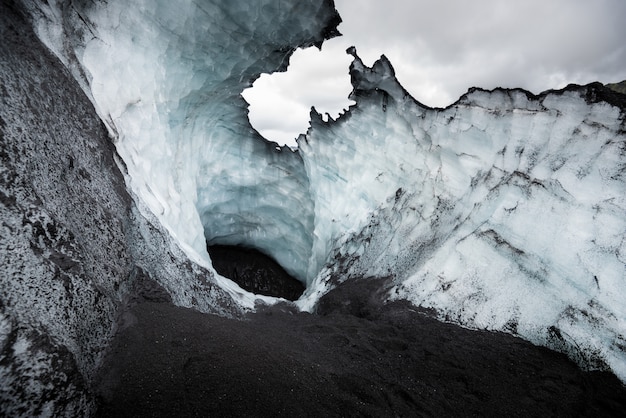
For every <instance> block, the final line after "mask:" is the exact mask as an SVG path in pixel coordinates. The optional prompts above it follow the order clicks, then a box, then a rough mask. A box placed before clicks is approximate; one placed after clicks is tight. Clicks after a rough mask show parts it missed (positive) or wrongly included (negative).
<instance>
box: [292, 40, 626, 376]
mask: <svg viewBox="0 0 626 418" xmlns="http://www.w3.org/2000/svg"><path fill="white" fill-rule="evenodd" d="M352 52H354V51H352ZM351 75H352V81H353V85H354V91H353V93H352V98H353V99H355V100H356V101H357V104H356V106H354V107H352V108H351V109H350V111H349V113H347V114H345V115H343V116H342V117H341V118H340V119H339V120H338V121H336V122H330V123H325V122H322V120H321V118H319V115H316V114H315V112H312V116H313V122H312V127H311V129H310V130H309V132H308V133H307V135H306V137H301V138H300V140H299V145H300V148H301V152H302V154H303V159H304V161H305V165H306V167H307V173H308V175H309V179H310V184H311V190H312V194H313V199H314V201H315V237H316V240H315V242H314V251H313V256H312V260H311V263H310V272H317V271H319V270H320V269H322V271H321V273H320V274H319V275H318V276H317V278H316V279H315V280H314V282H313V284H312V285H310V286H309V289H308V298H304V299H303V300H301V301H300V302H299V303H300V305H301V306H302V307H304V308H310V307H311V306H312V304H313V303H314V301H315V300H316V298H317V297H318V296H319V294H321V293H323V292H324V291H325V289H327V288H328V287H329V286H332V285H333V283H334V282H336V281H337V280H339V281H342V280H347V279H350V278H357V277H390V278H392V280H393V283H395V287H394V288H393V289H392V292H391V297H392V298H406V299H408V300H410V301H412V302H413V303H415V304H416V305H420V306H424V307H432V308H435V309H436V310H437V311H438V312H439V314H440V315H441V317H442V318H444V319H446V320H450V321H454V322H458V323H461V324H464V325H467V326H470V327H476V328H485V329H492V330H504V331H509V332H513V333H516V334H518V335H521V336H522V337H524V338H526V339H528V340H530V341H532V342H535V343H538V344H541V345H546V346H549V347H552V348H555V349H557V350H560V351H564V352H566V353H568V354H569V355H570V356H571V357H572V358H574V359H576V360H578V361H579V362H580V363H581V364H583V365H586V366H589V367H596V366H597V367H603V366H604V364H608V366H609V367H610V368H611V369H612V370H613V371H614V372H615V373H616V374H617V375H618V376H619V377H620V378H621V379H622V380H624V379H626V354H625V347H626V303H625V302H624V294H626V239H625V234H624V233H625V231H626V183H625V180H626V178H625V176H626V174H625V168H626V133H625V129H624V125H625V123H624V112H623V110H620V107H618V106H614V105H611V104H609V103H607V102H606V101H603V100H601V99H599V98H598V97H596V96H600V95H601V94H602V92H603V90H602V89H603V88H602V87H601V86H599V85H590V86H587V87H579V88H573V87H572V88H568V89H565V90H563V91H556V92H548V93H545V94H543V95H541V96H539V97H534V96H532V95H531V94H530V93H527V92H524V91H521V90H494V91H491V92H489V91H482V90H477V89H475V90H472V91H470V92H469V93H468V94H467V95H465V96H464V97H462V98H461V99H460V100H459V101H458V102H457V103H455V104H454V105H452V106H450V107H448V108H446V109H430V108H427V107H424V106H422V105H421V104H419V103H417V102H415V101H414V99H412V98H411V97H410V96H409V95H408V94H407V93H406V92H405V91H404V90H403V89H402V87H401V86H400V85H399V84H398V83H397V81H396V80H395V77H394V73H393V68H392V67H391V65H390V64H389V62H388V61H387V60H386V59H385V58H384V57H383V58H382V59H381V60H380V61H378V62H377V63H376V64H375V65H374V66H373V68H372V69H370V68H367V67H365V66H364V65H363V63H362V62H361V61H360V60H359V59H358V57H357V58H355V61H354V62H353V64H352V68H351ZM622 102H623V101H622ZM621 106H623V104H622V105H621Z"/></svg>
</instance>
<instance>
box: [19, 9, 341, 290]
mask: <svg viewBox="0 0 626 418" xmlns="http://www.w3.org/2000/svg"><path fill="white" fill-rule="evenodd" d="M31 8H33V9H35V10H36V13H35V14H39V15H40V16H42V17H43V18H40V19H39V21H38V22H39V23H38V32H39V34H40V36H41V37H42V38H43V39H44V41H45V42H46V44H47V45H48V46H49V47H50V48H51V49H52V50H53V51H55V52H56V54H57V55H58V56H60V57H61V59H62V60H63V61H64V62H66V63H67V65H68V66H69V67H70V68H73V69H74V73H75V75H76V77H77V78H79V79H82V81H83V85H84V86H85V89H86V90H87V92H88V94H89V95H90V96H91V97H92V99H93V102H94V104H95V106H96V109H97V111H98V113H99V114H100V116H101V117H102V119H103V120H104V121H105V123H106V124H107V126H108V128H109V130H110V131H111V132H112V134H113V135H114V136H115V138H116V146H117V151H118V153H119V154H120V156H121V157H122V158H123V160H124V163H125V165H126V169H127V171H128V180H129V182H130V187H131V189H132V190H133V191H134V192H135V193H136V194H137V195H138V196H139V198H140V199H141V200H142V201H143V202H144V203H145V204H147V206H148V207H149V209H150V210H151V211H152V212H153V213H155V214H156V215H157V217H158V218H159V220H160V221H161V222H162V223H163V224H164V225H165V226H166V227H167V229H168V230H169V232H170V233H171V234H172V235H173V236H174V237H175V238H176V239H177V241H178V243H179V244H180V245H181V247H182V248H183V249H184V250H185V251H186V252H187V253H188V254H189V256H190V257H191V259H192V260H194V261H196V262H198V263H200V264H202V265H205V266H210V260H209V258H208V255H207V252H206V245H207V240H208V242H209V244H245V245H247V246H251V247H256V248H260V249H263V251H265V252H267V253H269V255H271V256H272V257H274V258H275V259H276V260H277V261H278V262H279V263H280V264H281V265H282V266H283V267H284V268H285V269H286V270H287V271H289V272H290V273H291V274H292V275H294V276H295V277H297V278H299V279H300V280H302V281H304V279H305V273H306V267H305V266H306V264H307V262H308V259H309V257H310V250H311V236H310V234H309V231H310V230H311V229H312V212H313V202H312V201H311V200H310V198H309V195H308V188H309V187H308V178H307V177H306V175H305V173H304V169H303V164H302V161H301V158H300V155H299V154H297V153H293V152H291V151H290V150H289V149H288V148H286V147H283V148H281V147H278V146H277V145H276V144H273V143H269V142H267V141H265V140H263V138H261V137H260V135H259V134H258V133H257V132H256V131H255V130H254V129H252V127H251V126H250V124H249V122H248V119H247V103H246V102H245V101H244V100H243V98H242V97H241V96H240V93H241V92H242V91H243V90H244V89H245V88H247V87H249V86H250V85H251V83H252V81H254V80H255V79H256V78H257V77H258V76H259V75H260V74H261V73H266V72H272V71H276V70H285V69H286V66H287V63H288V60H289V56H290V55H291V53H292V52H293V51H294V50H295V48H297V47H299V46H310V45H314V44H315V45H320V44H321V42H322V40H323V39H325V38H327V37H330V36H334V35H335V33H336V32H335V27H336V25H337V24H338V22H339V18H338V15H337V13H336V11H335V9H334V7H332V3H331V2H328V1H326V2H318V1H299V2H280V1H274V0H264V1H255V2H253V3H250V2H246V1H228V2H211V1H201V2H193V1H183V2H170V1H156V2H155V1H133V2H130V3H129V2H126V1H121V0H114V1H107V2H94V3H90V4H87V3H86V2H84V3H82V4H81V5H80V6H77V5H76V4H74V3H73V2H53V3H52V4H51V6H47V5H41V4H38V3H34V4H33V5H31Z"/></svg>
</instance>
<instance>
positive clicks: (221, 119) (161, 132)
mask: <svg viewBox="0 0 626 418" xmlns="http://www.w3.org/2000/svg"><path fill="white" fill-rule="evenodd" d="M26 4H27V5H29V7H30V10H31V14H32V15H33V16H35V17H36V19H35V20H36V28H37V31H38V34H39V36H40V37H41V38H42V40H44V42H45V43H46V44H47V45H48V47H49V48H50V49H51V50H53V51H54V52H55V53H56V55H57V56H59V57H60V59H61V60H62V61H63V62H64V63H65V64H66V66H68V68H70V70H71V71H72V72H73V74H74V76H75V77H76V78H77V79H78V80H79V82H80V83H81V85H82V86H83V88H84V89H85V91H86V92H87V94H88V95H89V96H90V97H91V99H92V101H93V103H94V106H95V107H96V109H97V111H98V113H99V115H100V117H101V118H102V120H103V121H104V122H105V123H106V124H107V127H108V129H109V131H110V132H111V134H112V136H113V137H114V138H115V141H116V147H117V150H118V153H119V155H120V156H121V157H122V159H123V162H124V166H125V169H126V171H127V176H126V178H127V182H128V185H129V187H130V189H131V190H132V191H133V192H134V193H135V195H136V197H137V200H138V201H139V202H141V204H143V205H144V207H145V210H149V211H151V212H153V213H154V214H155V215H156V216H157V218H158V219H159V220H160V222H161V223H162V224H163V225H164V226H165V227H166V228H167V229H168V231H169V232H170V234H171V235H172V236H173V237H175V239H176V240H177V242H178V244H179V245H180V246H181V248H183V249H184V250H185V251H186V253H187V254H188V255H189V257H190V259H192V260H193V261H195V262H197V263H199V264H201V265H204V266H207V267H209V268H210V259H209V257H208V255H207V254H206V251H205V245H206V241H209V242H210V243H215V244H245V245H248V246H252V247H256V248H259V249H261V250H263V251H264V252H267V253H269V254H270V255H271V256H273V257H274V258H275V259H276V260H277V261H278V262H279V263H280V264H281V265H282V266H283V267H284V268H285V269H286V270H287V271H289V272H290V273H291V274H293V275H294V276H295V277H297V278H298V279H299V280H301V281H303V282H305V283H306V284H307V290H306V292H305V294H304V295H303V297H302V298H301V299H300V300H299V301H298V302H297V304H298V305H299V306H300V307H301V308H302V309H314V306H315V303H316V301H317V300H318V298H319V297H320V295H322V294H323V293H324V292H325V291H327V290H328V289H330V288H331V287H332V286H335V285H336V284H337V283H338V282H341V281H345V280H351V279H367V278H374V277H387V278H388V279H389V280H388V283H389V297H390V298H403V299H408V300H409V301H411V302H412V303H414V304H416V305H420V306H424V307H429V308H434V309H435V310H436V311H437V312H438V315H440V317H441V318H442V319H445V320H449V321H453V322H457V323H460V324H463V325H465V326H469V327H475V328H483V329H492V330H503V331H507V332H512V333H515V334H517V335H520V336H522V337H523V338H525V339H527V340H530V341H532V342H534V343H537V344H540V345H545V346H548V347H550V348H554V349H557V350H559V351H563V352H565V353H567V354H568V355H570V357H572V358H573V359H575V360H577V361H578V362H579V363H580V364H581V365H583V366H586V367H592V368H594V367H599V368H604V367H608V368H610V369H611V370H612V371H613V372H614V373H616V374H617V375H618V377H620V379H621V380H622V381H624V380H626V354H625V352H626V304H625V303H624V299H623V295H624V293H625V291H626V238H625V231H626V177H625V176H626V122H625V110H624V109H626V105H625V100H624V97H623V96H620V95H617V94H613V93H611V92H609V91H608V90H606V89H605V88H604V87H603V86H601V85H600V84H591V85H588V86H583V87H580V86H569V87H567V88H565V89H563V90H559V91H548V92H544V93H542V94H540V95H533V94H531V93H529V92H526V91H523V90H504V89H496V90H493V91H484V90H480V89H470V91H469V92H468V93H467V94H466V95H464V96H463V97H461V98H460V99H459V100H458V101H457V102H456V103H454V104H452V105H450V106H448V107H447V108H445V109H432V108H429V107H427V106H424V105H422V104H420V103H419V102H417V101H416V100H415V99H413V98H412V97H411V96H410V95H409V94H408V93H407V92H406V91H405V90H404V89H403V88H402V86H401V85H400V84H399V83H398V81H397V80H396V78H395V75H394V71H393V68H392V66H391V64H390V63H389V62H388V60H387V59H386V58H385V57H382V58H381V59H380V60H379V61H377V62H376V63H374V64H373V66H372V67H371V68H370V67H367V66H366V65H365V64H363V63H362V62H361V60H360V59H359V57H358V55H357V53H356V50H355V49H351V50H350V53H352V54H353V55H354V61H353V63H352V65H351V67H350V75H351V78H352V84H353V88H354V89H353V92H352V94H351V98H352V99H353V100H355V101H356V105H354V106H352V107H351V109H350V110H349V111H348V112H346V113H345V114H344V115H342V116H341V117H340V118H339V119H338V120H336V121H332V120H330V121H328V122H324V121H323V120H322V118H321V117H320V115H318V114H317V113H316V112H315V111H314V110H312V113H311V127H310V129H309V131H308V132H307V133H306V134H305V135H302V136H301V137H300V138H299V140H298V143H299V151H298V152H292V151H291V150H289V149H287V148H281V147H278V146H277V145H276V144H273V143H270V142H268V141H266V140H264V139H263V138H262V137H261V136H260V135H259V134H258V133H257V132H256V131H255V130H254V129H253V128H252V127H251V126H250V124H249V122H248V119H247V115H246V113H247V104H246V103H245V101H244V100H243V99H242V98H241V96H240V93H241V92H242V91H243V89H245V88H247V87H248V86H250V83H251V82H252V81H253V80H254V79H255V78H256V77H258V76H259V75H260V74H261V73H264V72H272V71H276V70H284V69H285V68H286V65H287V62H288V58H289V56H290V54H291V53H292V52H293V50H294V48H296V47H298V46H309V45H320V44H321V42H322V41H323V39H324V38H328V37H330V36H334V35H336V34H337V32H336V29H335V28H336V26H337V24H338V23H339V21H340V20H339V17H338V15H337V13H336V11H335V9H334V6H333V4H332V2H331V1H325V2H314V1H298V2H279V1H270V0H265V1H258V2H254V3H249V2H243V1H229V2H210V1H206V2H176V3H175V4H174V3H171V2H147V1H143V2H142V1H137V2H132V4H130V5H129V4H127V3H126V2H122V1H120V0H113V1H108V2H106V3H89V4H87V3H86V2H84V3H81V2H78V3H76V2H50V3H49V4H48V5H46V6H43V5H41V4H39V3H36V2H32V3H30V2H26ZM312 16H313V17H314V18H312ZM218 280H220V283H221V285H223V286H224V287H226V288H228V289H229V291H230V292H231V294H232V295H233V297H234V298H235V299H236V300H239V301H240V302H241V303H242V304H244V303H250V302H249V301H250V300H254V297H252V296H250V295H246V292H243V291H241V290H240V289H237V287H236V286H235V285H233V284H232V283H230V282H229V281H228V280H225V279H221V278H218Z"/></svg>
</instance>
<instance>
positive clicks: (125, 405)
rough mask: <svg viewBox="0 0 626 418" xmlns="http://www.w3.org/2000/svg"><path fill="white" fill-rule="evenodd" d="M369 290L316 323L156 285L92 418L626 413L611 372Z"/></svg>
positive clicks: (128, 320) (339, 301) (126, 328)
mask: <svg viewBox="0 0 626 418" xmlns="http://www.w3.org/2000/svg"><path fill="white" fill-rule="evenodd" d="M155 289H156V290H155ZM377 289H380V283H379V282H375V281H361V283H359V284H358V285H355V284H348V285H343V286H341V287H339V288H338V289H336V290H335V291H333V292H331V293H330V294H329V295H328V296H327V297H325V298H324V299H323V300H322V301H321V303H320V307H319V310H318V311H319V312H318V314H315V315H312V314H306V313H298V312H296V311H295V310H294V309H293V308H292V307H289V306H287V305H282V306H276V307H273V308H268V309H265V310H264V311H261V312H258V313H256V314H252V315H249V316H248V317H246V318H245V319H244V320H236V319H226V318H222V317H218V316H215V315H207V314H202V313H198V312H196V311H193V310H190V309H184V308H179V307H176V306H174V305H172V304H171V303H170V302H169V301H168V298H167V297H166V296H163V295H161V294H160V293H159V291H158V289H157V288H155V287H154V286H153V287H152V288H151V289H149V291H147V292H143V295H142V296H141V297H138V298H136V300H135V301H134V302H133V304H132V306H131V307H130V308H129V310H128V311H127V313H126V314H125V316H124V318H123V323H122V324H121V327H120V330H119V332H118V334H117V336H116V338H115V339H114V341H113V342H112V345H111V349H110V352H109V355H108V357H107V358H106V360H105V362H104V365H103V367H102V370H101V374H100V377H99V379H98V382H97V385H96V387H95V388H94V390H95V391H96V393H97V396H98V399H99V405H100V407H99V412H98V415H99V416H102V417H118V416H119V417H174V416H176V417H195V416H203V417H207V416H219V417H234V416H260V417H270V416H289V417H331V416H372V417H386V416H433V417H444V416H445V417H450V416H499V417H504V416H507V417H510V416H524V417H527V416H537V417H549V416H550V417H551V416H563V417H572V416H595V417H601V416H602V417H606V416H625V414H626V388H625V387H624V386H623V385H622V384H621V383H620V382H619V381H618V380H617V379H616V378H615V377H614V376H613V375H611V374H609V373H600V372H593V373H585V372H582V371H580V370H579V369H578V368H577V367H576V366H575V365H574V364H573V363H571V362H570V361H568V360H567V359H566V358H565V357H564V356H563V355H560V354H557V353H554V352H552V351H549V350H547V349H544V348H540V347H535V346H533V345H531V344H529V343H527V342H524V341H522V340H520V339H518V338H514V337H512V336H510V335H506V334H501V333H492V332H482V331H470V330H467V329H464V328H461V327H459V326H455V325H452V324H445V323H441V322H438V321H436V320H435V319H433V318H432V317H430V316H429V314H428V312H422V311H418V310H416V309H415V308H413V307H411V306H410V305H408V304H407V303H403V302H395V303H391V304H388V305H386V306H382V305H381V304H380V303H378V302H377V300H378V299H379V297H378V295H379V294H380V291H378V290H377Z"/></svg>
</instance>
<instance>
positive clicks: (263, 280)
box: [207, 245, 304, 300]
mask: <svg viewBox="0 0 626 418" xmlns="http://www.w3.org/2000/svg"><path fill="white" fill-rule="evenodd" d="M207 250H208V252H209V255H210V256H211V260H212V262H213V267H214V268H215V270H216V271H217V272H218V273H219V274H220V275H222V276H224V277H228V278H229V279H231V280H232V281H234V282H235V283H237V284H238V285H239V286H241V288H242V289H244V290H247V291H248V292H252V293H255V294H260V295H265V296H274V297H279V298H284V299H287V300H297V299H298V298H299V297H300V296H301V295H302V293H303V292H304V284H302V282H300V281H299V280H297V279H295V278H294V277H292V276H290V275H289V273H287V272H286V271H285V270H284V269H283V268H282V267H281V266H280V264H278V263H277V262H276V261H274V260H273V259H272V258H271V257H269V256H267V255H265V254H263V253H262V252H260V251H258V250H256V249H253V248H247V247H242V246H237V245H207Z"/></svg>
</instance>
